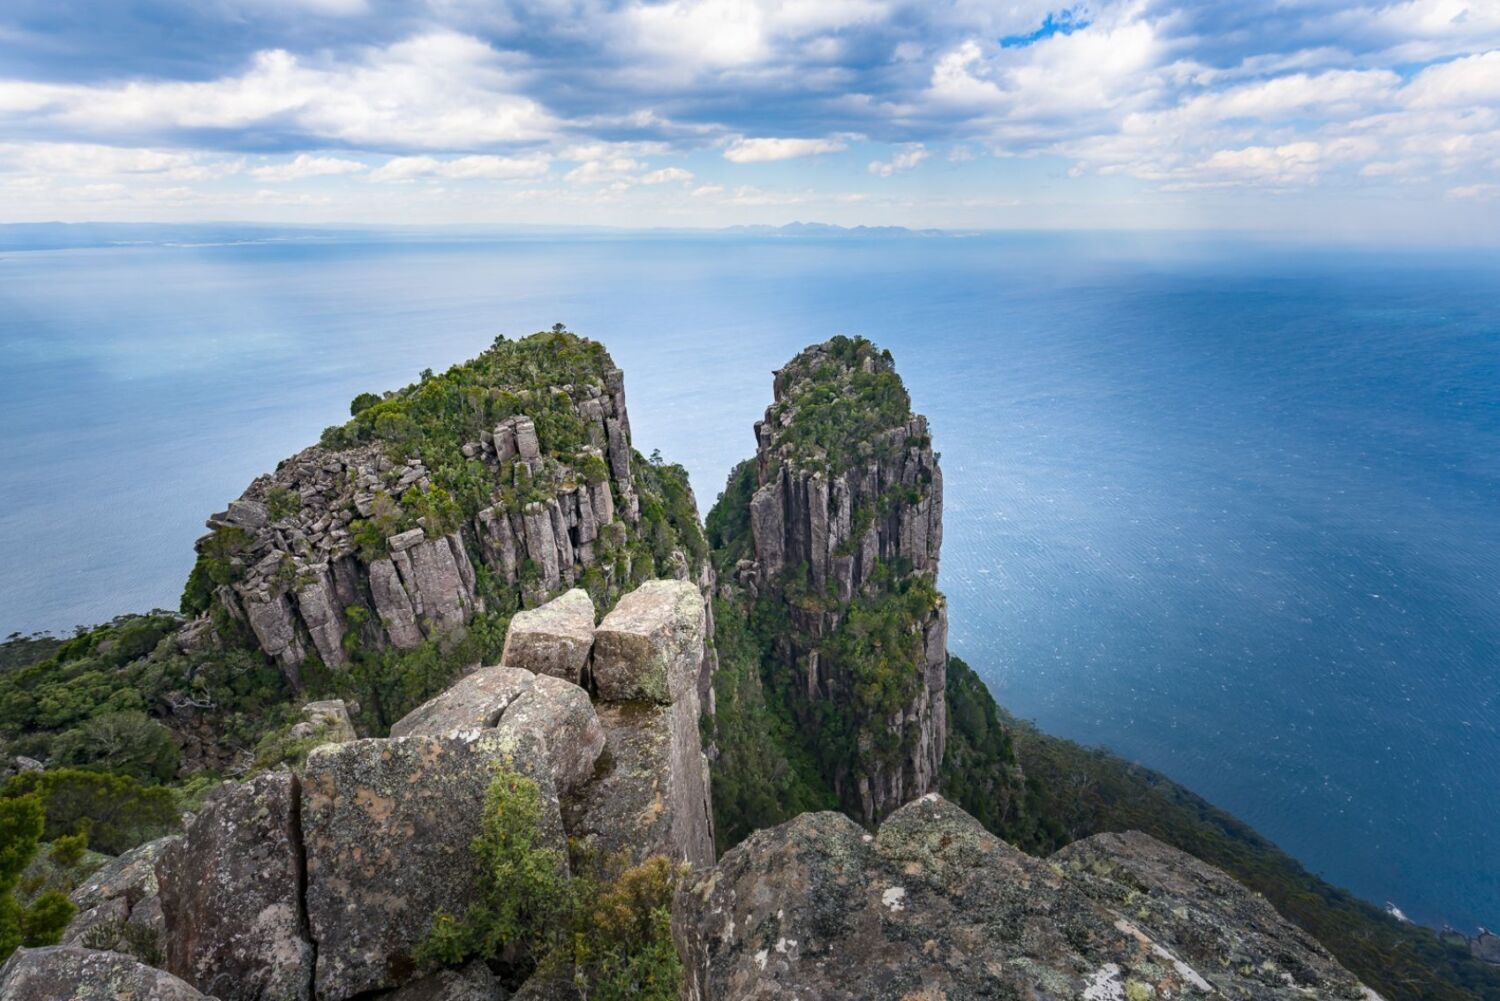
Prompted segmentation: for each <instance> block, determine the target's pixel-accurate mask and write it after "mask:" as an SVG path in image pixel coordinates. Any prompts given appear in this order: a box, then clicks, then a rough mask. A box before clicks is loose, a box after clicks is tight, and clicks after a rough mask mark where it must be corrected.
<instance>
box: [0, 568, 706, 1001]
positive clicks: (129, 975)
mask: <svg viewBox="0 0 1500 1001" xmlns="http://www.w3.org/2000/svg"><path fill="white" fill-rule="evenodd" d="M705 627H706V614H705V608H704V601H703V597H702V595H701V594H700V593H699V591H698V589H697V587H696V585H694V584H693V583H691V582H687V581H677V580H657V581H650V582H647V583H645V584H643V585H642V586H641V587H639V588H637V589H636V590H635V591H632V592H630V593H628V594H626V595H625V596H624V597H623V598H622V599H621V601H620V602H619V603H618V605H617V606H616V607H615V608H614V609H613V610H612V611H611V612H610V613H609V614H607V615H605V616H604V618H603V620H602V621H601V622H600V623H599V624H598V626H597V627H596V626H595V624H594V609H593V606H592V604H591V603H590V601H589V598H588V596H587V595H586V594H585V593H584V592H583V591H582V590H573V591H570V592H567V593H566V594H565V595H563V596H562V597H560V598H558V599H557V600H556V601H554V602H552V603H551V604H550V605H547V606H542V607H541V608H539V609H537V610H536V614H533V615H531V616H524V615H523V616H517V617H516V620H515V621H514V623H513V625H512V628H511V630H510V635H509V637H508V642H507V645H506V649H507V658H506V659H507V663H506V664H505V665H502V666H494V667H485V668H480V669H478V670H476V671H474V672H472V673H470V674H468V675H466V676H465V677H464V678H462V679H461V680H460V681H459V682H458V683H457V684H455V685H454V686H453V687H452V688H450V689H448V690H447V691H445V692H444V693H442V694H441V695H439V696H438V697H436V698H435V699H433V700H431V701H430V702H428V703H426V704H424V705H422V706H420V707H419V708H417V709H416V710H414V711H413V712H412V713H411V714H410V715H409V716H408V717H407V718H405V719H403V720H401V721H400V722H399V723H398V724H397V725H396V726H395V727H393V728H392V731H393V736H392V737H390V738H384V739H365V740H360V739H357V738H355V736H354V733H353V730H352V728H350V727H349V725H348V719H347V716H346V715H344V714H343V710H342V706H341V705H340V704H338V703H316V704H313V705H310V706H309V707H308V709H307V717H308V719H309V725H310V727H312V730H313V731H315V732H317V733H319V734H320V735H321V736H322V740H323V742H322V743H321V744H320V746H318V747H317V748H316V749H315V750H313V751H312V753H311V754H310V755H309V756H308V757H307V759H306V762H305V764H303V765H301V766H300V767H299V768H297V769H296V770H288V769H286V768H280V769H275V770H270V771H266V772H263V773H261V774H259V775H256V776H255V777H253V778H250V779H248V780H247V781H244V782H240V783H229V784H227V785H226V786H224V787H223V788H222V789H220V790H219V791H218V793H217V794H216V795H214V796H213V798H212V799H211V800H210V801H209V802H208V803H207V804H206V805H205V806H204V807H203V808H202V809H201V810H200V811H199V812H198V813H197V814H196V815H195V816H193V817H192V818H191V819H190V823H189V824H188V826H187V828H186V830H185V832H184V833H183V834H182V835H181V836H173V837H169V838H166V839H163V840H161V841H158V842H153V843H151V844H150V845H148V846H145V847H143V848H141V849H137V850H136V851H134V852H132V853H130V854H129V855H127V856H122V857H121V858H120V859H119V860H117V861H116V862H115V863H112V864H111V865H110V866H109V867H107V868H106V869H105V870H102V871H101V872H100V873H99V874H98V875H96V877H95V878H94V879H93V880H92V881H91V882H90V883H88V884H86V885H84V886H83V887H80V888H79V889H78V890H77V891H75V893H74V900H75V902H76V904H77V905H78V906H79V908H80V912H79V914H78V916H77V917H76V918H75V919H74V922H73V925H72V926H71V927H70V929H69V932H68V933H67V936H66V937H65V939H66V941H68V942H72V943H77V944H79V945H84V944H86V945H91V946H93V947H94V948H103V949H107V950H112V951H111V952H107V953H99V954H94V953H91V952H88V951H86V950H81V949H79V948H77V947H75V946H74V945H68V946H65V947H58V948H55V949H41V950H35V951H28V950H22V951H20V952H19V953H17V954H16V956H15V957H13V958H12V959H11V961H10V962H9V963H8V964H7V965H6V967H5V968H4V970H0V998H4V999H6V1001H17V999H21V998H25V999H28V1001H43V999H50V998H64V997H73V996H87V997H94V996H98V997H101V998H104V997H109V998H114V997H116V996H117V994H116V993H110V992H111V991H116V992H118V996H121V997H139V998H141V999H142V1001H145V999H146V998H152V997H181V998H196V997H199V996H211V997H214V998H217V999H219V1001H283V999H311V998H318V999H320V1001H344V999H348V998H353V997H356V996H358V997H369V996H371V995H370V992H372V991H393V990H395V991H398V992H399V991H400V990H406V991H407V992H408V993H398V994H397V995H393V996H399V997H401V998H407V999H416V998H424V997H425V998H434V999H437V998H448V997H450V996H473V997H483V998H490V999H494V998H499V997H503V996H504V993H503V992H504V988H503V987H502V981H501V979H500V978H497V976H496V975H494V974H492V973H491V972H490V970H489V969H488V968H487V967H486V966H485V965H484V964H483V963H482V962H481V963H478V964H477V965H476V964H469V965H468V966H463V964H462V963H459V964H455V967H456V968H455V970H454V971H453V972H451V973H449V972H444V970H443V969H442V967H443V966H444V964H443V963H442V962H440V961H438V960H434V959H433V958H431V957H430V956H429V954H428V952H427V951H426V943H428V942H429V941H430V940H431V939H432V937H433V935H434V928H435V927H439V926H440V925H441V922H442V920H443V919H442V918H441V915H450V916H455V917H460V918H461V917H463V916H465V915H466V914H468V913H470V912H471V911H472V910H473V909H474V908H477V907H481V906H482V905H483V904H484V897H483V895H482V889H481V888H482V887H483V886H484V885H485V883H486V880H487V879H491V878H493V874H492V873H487V872H486V871H485V862H486V858H487V857H486V856H485V855H483V854H481V853H480V852H478V851H477V850H476V848H475V845H476V843H477V842H478V840H479V839H480V838H481V836H482V835H483V834H484V832H485V830H486V825H487V824H492V823H494V820H493V819H492V818H493V814H492V813H490V812H487V811H489V804H490V802H491V801H492V800H491V798H492V797H493V795H494V793H493V792H492V784H493V782H494V780H495V777H496V774H497V770H499V769H504V770H506V771H507V772H509V773H513V774H516V775H519V776H521V777H523V778H524V780H525V781H526V782H528V783H530V788H532V789H534V790H535V795H536V796H537V798H538V801H539V806H538V812H537V815H536V818H535V821H534V824H535V831H534V834H533V835H532V836H534V837H535V838H536V839H537V840H538V841H539V842H540V843H541V844H543V845H545V846H547V848H548V849H549V850H550V851H552V852H554V853H555V854H554V855H551V856H547V857H550V858H554V859H556V860H558V861H557V864H558V865H559V866H560V867H561V868H562V869H563V871H564V873H565V874H569V875H580V876H582V875H585V870H587V873H586V874H587V878H589V879H597V878H601V874H603V873H606V872H608V871H612V870H611V869H610V867H611V866H613V867H614V869H618V868H620V867H626V868H628V867H630V866H636V865H641V864H643V863H646V862H648V861H649V860H652V859H662V860H664V861H665V862H668V863H671V864H681V865H683V866H684V867H686V868H688V869H693V868H696V869H698V870H704V869H706V868H707V867H710V866H711V865H712V864H713V833H712V818H711V808H710V804H709V792H708V775H707V762H706V760H705V759H704V755H703V753H702V748H701V745H700V742H699V738H698V718H699V715H700V712H701V709H700V705H699V702H698V687H697V679H698V671H699V667H700V663H701V657H702V650H703V646H704V642H705V638H706V634H705ZM560 637H562V638H561V639H560ZM560 653H561V655H560ZM559 675H572V676H580V677H581V680H584V681H586V682H587V681H589V680H590V679H592V682H593V684H594V686H595V687H596V688H597V690H598V693H599V694H598V696H597V699H596V700H591V699H590V697H589V694H588V692H587V691H585V690H584V689H583V688H581V687H579V685H577V684H575V683H574V682H573V681H571V680H568V678H567V677H562V676H559ZM506 878H507V879H509V880H510V881H512V883H514V886H516V887H519V886H520V885H522V884H523V883H524V881H525V880H526V879H528V878H530V877H529V875H528V873H525V872H521V871H516V872H513V873H512V874H511V875H510V876H508V877H506ZM507 885H510V884H507ZM502 889H504V887H502ZM515 892H521V891H520V890H518V889H517V890H515ZM575 892H581V891H575ZM558 920H561V918H558ZM132 921H141V922H145V923H148V924H149V928H148V930H149V932H150V934H151V936H152V941H151V943H150V946H151V947H150V948H142V947H141V945H142V940H141V938H140V937H139V936H130V937H127V936H125V935H124V931H123V930H124V928H125V926H126V925H127V923H129V922H132ZM684 934H685V931H684ZM115 953H118V954H115ZM131 953H134V954H135V955H136V956H137V958H140V959H144V960H147V961H148V962H150V963H151V964H152V965H155V966H159V967H160V970H147V969H145V967H144V966H139V965H137V964H132V963H129V962H128V961H127V960H126V959H125V958H124V955H125V954H131ZM101 956H102V957H103V958H100V957H101ZM490 958H498V957H490ZM571 962H572V961H571V960H569V959H568V958H567V957H559V958H557V959H556V960H555V962H554V963H553V964H552V965H550V966H548V967H547V968H546V969H545V971H544V973H545V978H546V979H548V980H549V981H550V980H556V981H558V982H560V983H563V984H567V983H571V982H572V981H573V979H574V974H573V973H572V971H571ZM518 970H519V971H520V972H519V973H518ZM161 971H165V972H161ZM530 972H531V968H530V967H517V966H516V965H514V964H512V965H511V966H510V967H507V968H505V969H504V970H502V974H503V976H507V977H511V978H515V977H517V976H520V977H522V978H523V979H524V977H525V976H526V975H529V974H530ZM167 974H171V975H172V976H170V977H169V976H168V975H167ZM459 974H462V976H459ZM539 975H541V974H539ZM174 977H175V978H177V979H175V980H174V979H173V978H174ZM455 977H457V978H458V983H457V984H456V986H455V985H454V984H449V983H448V980H450V979H453V978H455ZM445 978H447V979H445ZM39 985H40V986H39ZM164 985H166V986H164ZM476 985H477V986H476ZM510 986H511V987H518V986H521V984H520V983H518V982H516V981H515V980H514V979H512V982H511V983H510ZM450 987H452V988H454V989H458V988H462V989H464V990H469V991H471V994H469V995H462V994H458V995H454V994H450V993H448V990H449V988H450ZM534 989H539V987H538V988H534ZM75 990H76V991H78V992H80V993H79V994H77V995H75V994H74V993H73V992H74V991H75ZM132 992H135V993H132Z"/></svg>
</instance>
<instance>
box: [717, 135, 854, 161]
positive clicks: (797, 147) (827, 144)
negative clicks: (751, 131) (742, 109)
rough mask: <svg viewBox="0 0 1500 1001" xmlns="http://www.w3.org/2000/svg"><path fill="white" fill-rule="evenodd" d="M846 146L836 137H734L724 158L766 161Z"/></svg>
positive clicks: (838, 149)
mask: <svg viewBox="0 0 1500 1001" xmlns="http://www.w3.org/2000/svg"><path fill="white" fill-rule="evenodd" d="M848 148H849V147H848V145H847V144H846V143H843V142H840V141H839V140H837V139H772V138H762V139H736V140H734V142H732V143H730V145H729V148H728V149H726V150H725V151H724V159H726V160H729V161H732V162H734V163H768V162H770V161H773V160H794V159H796V158H797V157H803V156H818V155H819V154H822V153H838V152H840V151H842V150H845V149H848Z"/></svg>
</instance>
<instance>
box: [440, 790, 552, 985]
mask: <svg viewBox="0 0 1500 1001" xmlns="http://www.w3.org/2000/svg"><path fill="white" fill-rule="evenodd" d="M541 822H542V798H541V790H540V789H538V788H537V784H536V782H535V781H533V780H531V779H529V778H527V777H526V776H524V775H522V774H521V773H520V772H518V771H516V770H515V769H514V768H512V767H508V766H502V767H500V768H498V769H496V771H495V777H494V779H493V780H492V781H491V782H490V787H489V790H488V791H487V792H486V794H485V798H484V819H483V826H482V830H481V833H480V835H479V837H477V838H475V839H474V843H473V846H472V850H473V852H474V854H475V855H476V856H477V857H478V859H479V861H480V865H481V872H482V877H481V880H480V899H481V902H480V903H479V904H476V905H475V906H473V907H471V908H470V909H469V911H468V912H467V913H466V914H464V915H462V916H461V917H460V916H455V915H452V914H448V913H443V912H440V913H438V914H436V915H434V916H433V927H432V932H431V934H430V935H429V936H428V938H427V940H426V941H425V942H424V943H423V946H422V948H421V949H420V950H419V955H418V958H419V960H420V961H423V962H428V963H430V962H439V963H447V964H456V963H459V962H461V961H462V960H464V959H465V958H467V957H469V956H484V957H493V956H498V955H499V954H500V951H501V949H502V948H504V947H506V946H511V947H513V948H515V949H517V950H519V951H520V952H521V953H522V954H523V955H525V956H529V957H531V958H533V960H534V959H535V957H536V956H537V954H538V953H539V952H540V951H542V947H543V946H544V944H546V942H547V940H548V938H549V936H551V935H553V934H554V933H555V930H556V929H557V927H558V918H559V916H560V915H561V914H563V913H566V910H567V908H568V904H569V901H568V894H569V887H568V883H567V869H566V859H564V857H563V854H562V852H560V851H558V850H557V849H556V848H549V847H546V846H545V845H543V844H541V843H540V835H541Z"/></svg>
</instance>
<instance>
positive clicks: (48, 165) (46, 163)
mask: <svg viewBox="0 0 1500 1001" xmlns="http://www.w3.org/2000/svg"><path fill="white" fill-rule="evenodd" d="M240 166H241V164H240V161H239V160H238V159H228V158H225V157H222V156H218V155H215V154H210V153H185V152H179V151H175V150H160V149H146V148H139V147H123V146H100V145H96V144H92V143H8V144H0V168H3V169H8V170H13V171H19V172H23V173H34V174H42V175H55V176H63V177H115V176H119V175H126V174H160V175H163V176H165V177H169V178H171V179H172V180H179V181H201V180H211V179H214V178H218V177H224V176H227V175H229V174H233V173H236V172H238V171H239V169H240Z"/></svg>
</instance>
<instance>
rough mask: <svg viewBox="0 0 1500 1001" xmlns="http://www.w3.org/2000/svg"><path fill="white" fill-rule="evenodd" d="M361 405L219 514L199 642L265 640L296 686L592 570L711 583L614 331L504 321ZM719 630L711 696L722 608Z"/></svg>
mask: <svg viewBox="0 0 1500 1001" xmlns="http://www.w3.org/2000/svg"><path fill="white" fill-rule="evenodd" d="M351 412H352V414H353V419H352V420H350V421H349V422H348V423H347V424H345V425H343V426H340V427H333V428H329V429H328V430H327V431H325V432H324V435H323V440H322V443H321V444H319V445H317V446H314V447H312V448H308V449H305V450H304V451H302V452H300V453H298V454H297V455H295V456H292V457H291V458H290V459H287V460H285V461H283V462H282V463H280V464H279V465H278V466H277V468H276V470H275V472H272V473H269V474H266V475H264V476H260V477H258V478H257V479H256V480H255V481H254V482H253V483H251V484H250V486H249V488H248V489H246V490H245V492H244V493H243V494H242V495H241V496H240V497H239V498H238V499H237V500H235V501H233V502H232V503H231V504H230V505H229V507H228V509H227V510H225V511H223V512H221V513H219V514H215V515H214V516H212V517H211V518H210V519H209V520H208V528H209V529H210V531H209V534H207V535H205V536H204V537H202V538H201V539H199V540H198V543H197V550H198V561H197V564H196V566H195V567H194V570H193V573H192V576H191V578H190V580H189V582H188V586H187V590H186V593H185V595H184V599H183V605H184V610H185V611H188V612H192V613H195V614H196V615H197V616H198V617H197V619H196V620H195V621H194V622H192V623H190V624H189V625H188V626H187V628H186V629H185V630H184V635H185V636H187V637H188V638H189V642H192V643H196V644H199V645H214V644H223V643H225V642H230V643H244V644H248V645H249V646H251V647H254V648H258V649H259V650H260V651H262V652H263V653H265V654H266V655H267V656H269V657H270V658H272V659H273V660H274V661H275V662H276V663H277V664H278V665H279V667H280V668H281V670H282V672H283V673H284V674H285V675H286V677H287V679H288V682H289V683H290V684H291V686H292V687H293V688H294V689H297V688H301V687H302V686H303V684H304V677H303V675H304V673H305V671H306V669H307V667H308V665H309V664H310V663H315V664H316V666H317V667H320V668H327V669H332V670H335V671H337V670H341V669H343V668H345V667H347V666H348V665H349V663H350V662H351V660H353V659H355V658H356V657H357V656H359V655H360V654H361V653H364V654H370V653H378V652H379V651H382V650H397V651H412V650H416V649H418V648H420V647H422V646H423V645H424V644H441V645H443V646H444V648H445V650H451V649H452V648H453V647H455V646H456V645H457V643H458V641H459V640H460V639H461V638H463V637H465V636H466V635H467V633H468V632H469V630H470V627H471V626H472V625H474V624H475V620H476V619H481V620H484V619H485V616H486V615H488V616H489V618H488V620H486V621H481V622H480V623H479V624H480V625H481V626H484V625H490V626H492V627H493V629H492V630H491V632H492V633H494V632H498V633H500V634H502V635H503V628H504V621H505V619H506V618H508V616H509V615H510V614H511V613H512V612H514V611H515V610H517V609H518V608H524V607H533V606H535V605H538V604H540V603H541V602H543V601H546V600H547V599H548V598H550V597H552V596H554V595H556V594H558V593H560V592H561V591H563V590H565V589H567V588H570V587H573V586H574V585H575V584H577V585H579V586H581V587H583V588H584V589H585V590H587V591H588V592H589V594H590V596H591V597H592V599H593V600H594V601H595V602H596V603H597V604H599V605H601V606H602V607H604V608H608V607H610V606H612V605H613V603H614V601H615V600H616V599H617V598H618V597H619V596H620V594H622V593H623V592H624V591H626V590H628V589H629V587H630V586H631V585H632V584H633V583H635V582H639V581H641V580H644V579H647V578H650V577H655V576H658V575H661V576H672V577H678V578H682V579H692V580H693V581H694V582H695V583H697V584H698V585H699V586H700V587H701V588H702V590H703V591H704V592H705V593H708V592H709V591H711V589H712V587H713V578H712V569H711V568H710V567H709V565H708V562H707V560H706V559H705V556H706V547H705V545H704V542H703V537H702V533H701V530H700V528H699V527H698V519H697V511H696V502H695V501H694V500H693V497H692V493H691V491H690V490H689V489H688V487H687V482H686V476H685V474H682V475H679V474H680V469H678V468H677V467H671V468H670V469H664V468H659V467H655V466H653V465H652V464H651V463H649V462H647V461H645V460H643V459H642V458H641V457H640V456H639V455H638V454H636V453H635V452H634V450H633V448H632V446H631V440H630V417H629V414H628V413H627V411H626V407H625V380H624V375H623V374H622V373H621V371H620V370H619V369H618V368H616V367H615V366H614V363H613V362H612V360H611V359H610V357H609V354H608V352H606V351H605V349H604V347H603V346H602V345H600V344H598V343H596V342H593V341H589V340H586V339H584V338H580V337H577V336H575V335H573V334H571V333H569V332H567V331H565V330H562V329H557V330H554V331H552V332H550V333H541V334H536V335H534V336H532V337H528V338H524V339H522V340H516V341H511V340H507V339H505V338H503V337H502V338H499V339H497V340H496V342H495V344H494V346H493V347H492V348H491V349H490V350H488V351H486V352H484V353H483V354H481V355H480V356H479V357H477V358H475V359H473V360H471V361H468V362H465V363H463V364H460V365H456V366H454V367H453V368H451V369H449V370H448V371H447V372H444V373H441V374H438V375H434V374H433V373H431V372H427V373H424V374H423V377H422V379H421V381H419V382H417V383H415V384H413V385H411V386H408V387H406V388H405V389H402V390H399V391H396V392H392V393H386V394H385V395H384V396H377V395H375V394H364V395H362V396H360V397H359V398H357V399H356V400H355V401H354V403H353V404H352V406H351ZM664 472H665V473H666V475H665V476H664V475H663V473H664ZM709 639H710V642H709V644H708V645H707V646H706V648H705V654H704V662H703V665H702V667H703V669H702V672H701V676H700V690H701V693H702V694H703V695H705V696H707V695H709V694H710V693H711V685H710V679H711V676H712V667H713V665H712V644H711V639H712V625H711V623H710V629H709ZM498 652H499V651H498V650H496V651H488V650H484V649H476V650H475V651H474V652H473V653H472V654H471V657H472V659H473V660H478V659H482V657H483V655H485V654H487V653H491V654H492V653H498ZM710 702H711V699H710ZM708 708H710V709H711V708H712V707H711V704H710V705H709V707H708ZM390 715H392V716H394V715H396V713H395V712H394V711H393V712H392V713H391V714H390ZM385 722H386V723H389V722H390V720H389V719H387V720H385Z"/></svg>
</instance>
